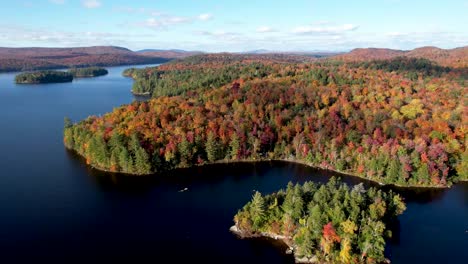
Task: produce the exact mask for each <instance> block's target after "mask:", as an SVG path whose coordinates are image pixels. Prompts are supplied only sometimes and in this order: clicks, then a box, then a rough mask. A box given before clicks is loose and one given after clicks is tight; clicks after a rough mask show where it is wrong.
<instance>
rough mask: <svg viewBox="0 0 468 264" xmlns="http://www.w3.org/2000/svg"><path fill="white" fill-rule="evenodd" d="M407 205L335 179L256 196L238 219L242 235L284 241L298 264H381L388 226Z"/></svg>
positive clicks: (396, 197)
mask: <svg viewBox="0 0 468 264" xmlns="http://www.w3.org/2000/svg"><path fill="white" fill-rule="evenodd" d="M405 209H406V205H405V203H404V202H403V200H402V198H401V197H400V196H399V195H398V194H394V193H393V192H392V191H388V192H385V191H382V190H377V189H375V188H370V189H368V190H365V189H364V187H363V186H362V185H356V186H354V187H352V188H350V187H348V186H347V185H346V184H344V183H340V182H339V181H336V179H334V178H331V179H330V181H329V182H328V183H327V184H318V185H317V184H314V183H313V182H306V183H304V184H303V185H299V184H296V185H293V184H291V183H289V184H288V186H287V188H286V190H280V191H278V192H276V193H273V194H269V195H266V196H262V195H261V194H260V193H259V192H255V194H254V195H253V197H252V200H251V201H250V202H248V203H247V204H246V205H245V206H244V207H243V208H242V209H241V210H239V212H238V213H237V214H236V215H235V217H234V222H235V227H234V228H231V230H232V231H234V232H235V233H237V234H239V235H240V236H242V237H256V236H268V237H273V238H280V239H282V240H283V241H284V242H285V243H286V244H288V245H289V246H290V247H291V248H293V250H294V255H295V258H296V261H297V262H300V263H304V262H310V263H324V262H326V263H383V262H385V256H384V250H385V238H388V237H391V234H392V232H391V230H390V229H389V228H388V224H389V223H391V222H392V221H395V219H396V217H397V216H398V215H400V214H402V213H403V212H404V211H405Z"/></svg>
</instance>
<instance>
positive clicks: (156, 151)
mask: <svg viewBox="0 0 468 264" xmlns="http://www.w3.org/2000/svg"><path fill="white" fill-rule="evenodd" d="M292 58H293V56H280V57H274V56H272V55H271V56H245V55H229V54H216V55H201V56H194V57H190V58H187V59H186V60H182V61H178V62H174V63H168V64H165V65H161V66H160V67H155V68H146V69H143V70H129V71H127V72H126V73H125V74H126V75H128V76H132V77H133V78H135V79H136V80H135V85H136V86H138V87H140V86H141V87H143V88H141V89H142V90H141V91H142V92H149V93H151V94H152V96H153V97H155V98H153V99H151V100H149V101H147V102H134V103H132V104H129V105H124V106H122V107H118V108H115V109H114V111H112V112H111V113H108V114H106V115H104V116H102V117H96V116H92V117H89V118H88V119H86V120H83V121H81V122H79V123H77V124H72V123H71V122H70V121H69V120H67V122H66V125H65V131H64V143H65V145H66V147H68V148H70V149H73V150H75V151H77V152H78V153H79V154H80V155H82V156H83V157H85V158H86V160H87V163H88V164H90V165H92V166H94V167H96V168H99V169H104V170H109V171H116V172H125V173H131V174H149V173H154V172H159V171H163V170H168V169H173V168H178V167H187V166H193V165H201V164H205V163H211V162H220V161H223V162H224V161H236V160H252V161H253V160H259V159H283V160H295V161H300V162H303V163H306V164H309V165H312V166H316V167H321V168H325V169H332V170H336V171H340V172H344V173H348V174H353V175H357V176H360V177H364V178H367V179H370V180H374V181H378V182H382V183H392V184H397V185H401V186H441V187H444V186H448V185H450V184H451V183H452V182H455V181H457V180H466V179H468V153H467V150H466V133H467V130H466V125H467V121H468V120H467V116H468V115H467V107H466V104H467V92H466V90H467V89H466V75H464V74H463V69H462V70H461V71H460V69H459V70H457V71H454V70H451V69H450V68H447V69H446V68H443V71H441V72H440V73H437V74H436V75H434V74H426V73H425V69H424V67H423V69H419V68H418V67H416V68H415V69H412V70H411V71H412V72H414V73H415V74H416V76H417V77H415V76H414V74H413V73H412V74H411V75H408V74H407V72H406V71H407V70H405V69H404V68H403V69H398V70H396V71H395V70H391V69H386V68H385V69H375V67H369V66H366V65H361V66H359V65H358V66H357V67H356V65H351V64H349V63H336V62H327V61H325V62H319V63H316V62H311V61H310V60H309V61H307V60H305V59H304V58H302V57H299V58H294V59H292ZM465 70H466V69H465ZM429 72H432V70H431V71H429ZM138 89H140V88H138ZM134 90H135V88H134ZM139 92H140V90H139Z"/></svg>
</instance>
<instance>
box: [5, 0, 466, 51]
mask: <svg viewBox="0 0 468 264" xmlns="http://www.w3.org/2000/svg"><path fill="white" fill-rule="evenodd" d="M467 14H468V0H444V1H435V0H425V1H422V0H406V1H405V0H354V1H351V0H345V1H337V0H289V1H274V0H269V1H266V0H260V1H257V0H249V1H244V0H237V1H231V0H227V1H224V0H223V1H221V0H218V1H216V0H185V1H177V0H171V1H168V0H164V1H163V0H152V1H149V0H147V1H136V0H135V1H122V0H35V1H32V0H30V1H23V0H17V1H1V3H0V17H1V18H2V19H1V22H0V46H8V47H30V46H38V47H46V46H52V47H70V46H92V45H116V46H123V47H127V48H130V49H133V50H138V49H144V48H157V49H186V50H202V51H212V52H219V51H235V52H237V51H248V50H256V49H268V50H275V51H315V50H324V51H326V50H328V51H346V50H350V49H353V48H362V47H385V48H396V49H413V48H415V47H421V46H438V47H441V48H454V47H460V46H465V45H468V15H467Z"/></svg>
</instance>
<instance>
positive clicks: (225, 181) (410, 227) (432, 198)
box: [68, 152, 468, 263]
mask: <svg viewBox="0 0 468 264" xmlns="http://www.w3.org/2000/svg"><path fill="white" fill-rule="evenodd" d="M68 153H69V155H70V157H72V159H73V160H74V162H76V163H79V164H81V166H86V165H83V160H82V158H81V157H79V156H78V155H76V154H74V153H72V152H68ZM86 167H87V169H88V174H89V175H90V176H91V178H92V179H93V180H94V181H95V184H96V185H97V186H98V187H99V188H100V189H101V190H102V191H105V192H115V193H119V194H122V193H125V194H128V195H132V194H133V195H142V193H154V192H167V193H166V195H168V196H174V197H176V196H177V195H184V194H181V193H180V191H181V190H183V189H184V188H188V189H187V190H188V191H187V194H188V193H190V195H191V202H189V203H187V204H183V205H179V206H180V207H181V208H185V209H187V208H190V210H197V208H201V207H203V208H204V210H208V211H211V213H209V214H208V215H209V216H210V217H213V219H218V220H219V221H220V222H219V223H218V224H220V225H219V226H220V227H219V229H216V227H215V225H211V226H210V227H209V228H210V231H207V237H213V239H216V237H218V236H219V235H218V234H219V233H223V232H225V229H226V228H228V227H229V226H230V225H231V224H232V217H233V215H234V214H235V213H236V212H237V210H238V209H239V208H241V207H242V206H243V205H244V204H245V203H246V202H247V201H248V200H249V199H250V198H251V195H252V193H253V191H254V190H259V191H260V192H262V193H271V192H274V191H277V190H278V189H280V188H285V186H286V185H287V183H288V182H290V181H291V182H293V183H304V182H306V181H314V182H318V183H326V182H327V181H328V180H329V178H330V177H332V176H338V177H340V178H341V179H342V181H343V182H345V183H347V184H348V185H356V184H360V183H362V184H363V185H364V186H365V187H366V188H369V187H376V188H380V189H385V190H389V189H391V190H393V191H395V192H397V193H399V194H400V195H402V196H403V197H404V199H405V201H406V202H407V205H408V210H407V211H406V212H405V214H404V215H402V216H401V217H399V219H397V220H396V221H394V222H392V223H390V225H389V230H390V231H391V232H392V237H391V238H389V239H388V240H387V242H388V243H387V247H386V251H385V252H386V256H388V257H390V259H392V260H393V261H394V262H396V263H411V261H416V260H417V259H421V256H411V255H410V256H408V253H407V251H411V250H415V251H418V250H421V248H420V247H419V246H418V245H417V244H413V243H414V241H412V240H413V239H414V238H418V239H419V238H420V239H427V238H428V237H430V234H429V233H427V232H428V231H427V230H433V229H434V228H437V227H438V226H439V225H440V223H437V220H436V223H433V222H431V221H428V220H427V219H425V218H424V217H422V219H418V218H420V216H418V214H426V216H427V217H428V218H429V219H432V218H437V217H438V216H439V215H440V214H444V210H445V209H443V208H444V206H446V204H447V199H456V198H451V197H450V196H451V195H453V194H456V195H462V197H463V198H466V195H467V193H468V184H458V185H455V186H453V187H452V188H450V189H431V188H399V187H394V186H380V185H379V184H377V183H375V182H371V181H367V180H364V179H361V178H358V177H353V176H347V175H340V174H338V173H335V172H331V171H326V170H320V169H315V168H311V167H308V166H305V165H301V164H296V163H289V162H283V161H271V162H268V161H262V162H256V163H251V162H241V163H227V164H212V165H205V166H200V167H193V168H186V169H176V170H172V171H168V172H164V173H161V174H157V175H151V176H129V175H124V174H115V173H107V172H102V171H99V170H95V169H92V168H90V167H88V166H86ZM207 189H208V190H213V189H218V191H209V192H207V191H206V190H207ZM449 194H450V195H449ZM207 195H209V196H210V197H207ZM197 200H201V201H202V203H203V204H198V203H197V202H196V201H197ZM456 200H458V201H459V200H460V199H456ZM448 203H449V205H450V201H449V202H448ZM463 203H464V204H465V205H466V199H465V200H464V202H462V206H463ZM174 206H175V207H177V205H174ZM458 206H459V205H456V207H457V208H458ZM431 207H432V209H431ZM458 209H459V208H458ZM432 210H433V211H432ZM459 210H460V209H459ZM221 212H222V213H221ZM218 213H221V214H222V215H223V217H221V218H218V217H217V216H215V214H218ZM461 213H462V214H463V213H465V214H466V210H465V211H463V210H462V211H461ZM191 217H192V216H191ZM459 220H460V219H459ZM465 220H466V219H465ZM199 221H208V220H207V219H199ZM461 221H463V216H461ZM458 224H460V223H458ZM462 224H463V223H462ZM434 225H435V227H434ZM446 229H447V228H446ZM447 231H448V232H451V230H447ZM421 232H424V233H421ZM452 232H458V237H459V238H458V239H459V240H460V241H461V242H463V241H464V240H463V238H460V230H458V231H457V230H456V229H454V230H452ZM463 232H464V230H463ZM231 236H233V235H231ZM223 237H224V238H223V239H226V234H224V235H223ZM426 237H427V238H426ZM230 239H232V237H231V238H230ZM241 242H242V243H243V244H242V245H243V246H246V247H251V249H252V248H253V251H249V250H247V252H249V254H256V253H258V252H259V251H262V250H266V248H268V247H270V249H273V250H275V251H276V252H277V253H276V255H277V256H282V257H283V258H284V261H286V262H291V261H292V260H291V257H290V256H288V255H285V253H284V252H285V245H283V244H282V243H281V242H278V241H274V240H272V239H253V240H241ZM232 243H234V244H235V243H236V242H232ZM462 244H463V243H462ZM465 244H466V241H465ZM272 245H273V246H272ZM431 246H433V245H431ZM238 247H239V244H236V246H234V247H233V250H239V249H238ZM265 247H266V248H265ZM243 250H245V249H243ZM255 252H256V253H255ZM260 255H262V254H260ZM267 255H268V254H267ZM249 256H250V255H249ZM221 258H223V256H221ZM267 258H268V257H267ZM261 259H262V260H264V259H265V256H264V255H262V258H261ZM436 260H437V258H436ZM437 262H438V260H437V261H430V258H428V261H426V263H437ZM453 263H457V261H454V262H453Z"/></svg>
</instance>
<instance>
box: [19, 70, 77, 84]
mask: <svg viewBox="0 0 468 264" xmlns="http://www.w3.org/2000/svg"><path fill="white" fill-rule="evenodd" d="M71 81H73V74H71V73H69V72H63V71H35V72H25V73H20V74H18V75H16V77H15V82H16V83H17V84H41V83H63V82H71Z"/></svg>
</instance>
